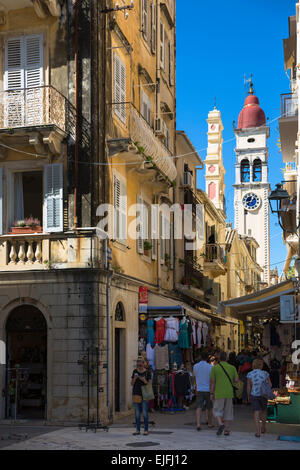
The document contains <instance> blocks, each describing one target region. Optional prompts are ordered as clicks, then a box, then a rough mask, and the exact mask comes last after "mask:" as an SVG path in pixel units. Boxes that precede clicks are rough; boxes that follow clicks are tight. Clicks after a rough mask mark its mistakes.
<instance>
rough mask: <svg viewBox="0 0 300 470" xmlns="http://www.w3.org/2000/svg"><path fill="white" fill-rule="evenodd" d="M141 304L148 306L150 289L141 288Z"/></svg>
mask: <svg viewBox="0 0 300 470" xmlns="http://www.w3.org/2000/svg"><path fill="white" fill-rule="evenodd" d="M139 304H148V287H142V286H141V287H140V288H139Z"/></svg>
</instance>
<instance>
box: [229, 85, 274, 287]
mask: <svg viewBox="0 0 300 470" xmlns="http://www.w3.org/2000/svg"><path fill="white" fill-rule="evenodd" d="M235 135H236V149H235V153H236V164H235V184H234V185H233V186H234V219H235V228H236V230H237V231H238V233H239V234H240V235H243V236H249V237H253V238H255V239H256V241H257V243H258V244H259V248H258V249H257V262H258V264H259V265H260V266H261V268H262V269H263V273H262V281H263V282H266V283H267V284H269V281H270V223H269V217H270V215H269V201H268V196H269V192H270V185H269V181H268V156H269V154H268V147H267V140H268V138H269V127H268V126H267V125H266V117H265V113H264V111H263V110H262V109H261V107H260V106H259V100H258V98H257V97H256V96H255V95H254V94H253V85H252V84H251V87H250V92H249V95H248V96H247V98H246V100H245V105H244V107H243V109H242V111H241V113H240V115H239V120H238V128H237V129H235Z"/></svg>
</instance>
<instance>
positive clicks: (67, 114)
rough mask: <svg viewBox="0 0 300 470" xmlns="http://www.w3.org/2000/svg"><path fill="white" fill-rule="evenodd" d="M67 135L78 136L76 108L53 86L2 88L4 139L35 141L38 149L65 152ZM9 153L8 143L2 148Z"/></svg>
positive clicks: (0, 128) (0, 130) (0, 132)
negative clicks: (63, 149) (63, 143)
mask: <svg viewBox="0 0 300 470" xmlns="http://www.w3.org/2000/svg"><path fill="white" fill-rule="evenodd" d="M67 135H70V136H71V137H72V138H73V139H75V110H74V107H73V106H72V105H71V103H69V101H68V100H67V99H66V98H65V97H64V96H63V95H62V94H61V93H60V92H59V91H57V90H56V89H55V88H53V87H52V86H43V87H36V88H26V89H16V90H8V91H2V92H0V141H1V142H2V143H3V144H4V145H7V146H10V145H20V144H21V145H22V144H23V145H24V144H25V145H26V144H30V145H33V146H34V148H35V151H36V153H38V154H42V155H45V156H46V155H47V154H48V153H50V154H52V155H53V154H54V155H60V154H61V150H62V148H61V146H62V142H63V140H64V139H65V138H66V136H67ZM1 153H2V155H1V156H2V158H5V157H6V150H5V147H4V148H2V149H1Z"/></svg>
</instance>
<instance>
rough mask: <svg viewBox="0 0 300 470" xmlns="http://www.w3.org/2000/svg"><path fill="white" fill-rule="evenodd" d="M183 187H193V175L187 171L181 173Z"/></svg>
mask: <svg viewBox="0 0 300 470" xmlns="http://www.w3.org/2000/svg"><path fill="white" fill-rule="evenodd" d="M183 186H189V187H192V186H193V175H192V174H191V173H190V172H189V171H185V172H184V173H183Z"/></svg>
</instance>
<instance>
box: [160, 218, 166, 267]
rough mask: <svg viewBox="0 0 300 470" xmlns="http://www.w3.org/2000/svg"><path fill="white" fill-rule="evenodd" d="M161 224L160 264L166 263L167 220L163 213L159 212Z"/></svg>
mask: <svg viewBox="0 0 300 470" xmlns="http://www.w3.org/2000/svg"><path fill="white" fill-rule="evenodd" d="M159 226H160V264H165V258H166V240H165V220H164V217H163V214H162V213H160V214H159Z"/></svg>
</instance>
